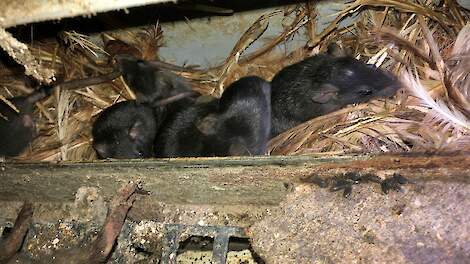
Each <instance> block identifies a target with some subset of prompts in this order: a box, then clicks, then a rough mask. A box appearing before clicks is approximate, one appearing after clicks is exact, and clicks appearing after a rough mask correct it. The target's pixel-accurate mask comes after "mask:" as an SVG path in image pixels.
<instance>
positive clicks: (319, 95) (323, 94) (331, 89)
mask: <svg viewBox="0 0 470 264" xmlns="http://www.w3.org/2000/svg"><path fill="white" fill-rule="evenodd" d="M338 91H339V89H338V88H336V86H334V85H331V84H323V85H322V86H320V89H319V90H318V91H316V92H315V93H314V94H313V96H312V98H311V99H312V101H314V102H315V103H318V104H326V103H328V102H330V101H331V100H332V99H334V98H335V97H336V94H337V93H338Z"/></svg>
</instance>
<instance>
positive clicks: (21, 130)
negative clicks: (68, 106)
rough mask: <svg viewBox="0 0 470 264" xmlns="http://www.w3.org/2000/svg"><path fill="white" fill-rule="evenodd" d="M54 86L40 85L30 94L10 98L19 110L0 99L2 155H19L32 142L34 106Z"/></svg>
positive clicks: (49, 92) (0, 149)
mask: <svg viewBox="0 0 470 264" xmlns="http://www.w3.org/2000/svg"><path fill="white" fill-rule="evenodd" d="M53 88H54V87H53V86H40V87H39V88H38V89H37V90H36V91H34V92H33V93H32V94H30V95H27V96H18V97H13V98H10V99H8V101H10V102H11V103H12V104H13V105H15V107H16V108H17V109H18V110H19V112H16V111H15V110H14V109H12V108H11V107H10V106H9V105H7V104H6V103H5V102H3V101H0V114H1V115H0V146H1V147H0V156H5V157H14V156H17V155H19V154H20V153H21V152H22V151H23V150H25V149H26V147H27V146H28V145H29V143H31V141H32V140H33V138H34V136H35V135H36V123H35V121H34V118H33V106H34V104H35V103H36V102H37V101H39V100H41V99H43V98H45V97H46V96H48V95H50V94H51V92H52V90H53Z"/></svg>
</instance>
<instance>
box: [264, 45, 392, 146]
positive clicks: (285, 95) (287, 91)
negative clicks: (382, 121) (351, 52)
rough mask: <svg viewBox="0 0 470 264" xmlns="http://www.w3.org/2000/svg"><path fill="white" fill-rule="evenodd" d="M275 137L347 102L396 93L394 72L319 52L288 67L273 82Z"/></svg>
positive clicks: (273, 131)
mask: <svg viewBox="0 0 470 264" xmlns="http://www.w3.org/2000/svg"><path fill="white" fill-rule="evenodd" d="M271 86H272V94H271V106H272V129H271V136H272V137H274V136H276V135H278V134H280V133H282V132H283V131H285V130H288V129H290V128H292V127H294V126H296V125H298V124H300V123H302V122H305V121H307V120H310V119H312V118H314V117H317V116H321V115H325V114H328V113H330V112H333V111H336V110H338V109H340V108H342V107H344V106H346V105H348V104H354V103H363V102H366V101H368V100H370V99H372V98H377V97H388V96H392V95H394V94H395V92H396V91H397V89H398V88H399V82H398V81H397V79H396V78H395V77H394V76H392V75H391V74H389V73H387V72H384V71H382V70H380V69H378V68H376V67H374V66H371V65H367V64H365V63H363V62H361V61H359V60H356V59H354V58H352V57H349V56H332V55H329V54H320V55H315V56H313V57H309V58H307V59H305V60H303V61H301V62H298V63H295V64H293V65H290V66H287V67H285V68H284V69H282V70H281V71H280V72H278V73H277V74H276V75H275V76H274V78H273V79H272V81H271Z"/></svg>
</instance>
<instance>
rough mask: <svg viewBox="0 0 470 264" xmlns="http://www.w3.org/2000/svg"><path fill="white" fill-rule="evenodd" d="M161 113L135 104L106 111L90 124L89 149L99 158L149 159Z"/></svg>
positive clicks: (118, 105)
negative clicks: (91, 140) (91, 147)
mask: <svg viewBox="0 0 470 264" xmlns="http://www.w3.org/2000/svg"><path fill="white" fill-rule="evenodd" d="M161 120H162V115H161V112H158V111H157V110H154V109H152V108H151V107H150V106H148V105H145V104H139V103H137V102H136V101H124V102H120V103H117V104H114V105H112V106H110V107H108V108H106V109H105V110H104V111H103V112H102V113H101V114H100V115H99V117H98V118H97V119H96V121H95V123H94V124H93V131H92V134H93V148H94V149H95V151H96V153H97V154H98V157H99V158H118V159H131V158H149V157H152V156H153V155H154V151H153V143H154V140H155V135H156V133H157V129H158V127H159V125H160V122H161Z"/></svg>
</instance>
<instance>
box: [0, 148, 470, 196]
mask: <svg viewBox="0 0 470 264" xmlns="http://www.w3.org/2000/svg"><path fill="white" fill-rule="evenodd" d="M469 164H470V155H468V154H465V153H464V154H449V155H440V156H428V155H381V156H367V155H365V156H341V157H326V158H318V157H311V156H291V157H276V156H273V157H245V158H194V159H156V160H134V161H103V162H92V163H86V162H83V163H69V162H64V163H57V164H48V163H10V162H5V163H1V164H0V169H1V171H0V180H1V182H2V184H1V185H0V201H21V200H24V199H29V200H34V201H41V202H66V201H73V199H74V193H75V192H76V190H77V189H78V188H79V187H80V186H96V187H98V188H100V189H101V190H102V191H103V194H104V195H105V196H107V197H110V196H111V195H113V194H114V193H115V191H116V190H117V189H118V187H119V186H120V185H121V184H122V183H123V182H127V181H129V180H142V181H143V182H144V184H145V188H146V189H148V190H149V191H151V192H152V195H151V196H150V197H149V198H148V199H150V200H149V201H155V202H157V201H158V202H167V203H178V204H232V205H233V204H243V205H246V204H249V205H276V204H278V203H279V202H280V201H281V200H282V199H284V197H285V195H286V193H287V192H289V187H290V186H292V185H293V184H296V183H298V182H299V181H301V180H302V179H303V178H304V177H306V176H308V175H310V174H312V173H315V174H318V175H321V176H329V175H330V176H331V175H332V174H335V173H338V172H340V171H344V170H367V171H371V172H377V173H383V174H391V173H393V172H394V171H397V172H400V173H402V174H404V175H405V176H407V177H411V178H423V177H424V178H426V177H432V178H442V179H443V180H452V181H466V182H468V181H470V178H469V177H468V175H469V174H470V173H469Z"/></svg>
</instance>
